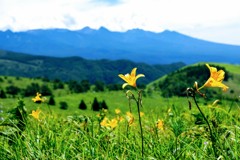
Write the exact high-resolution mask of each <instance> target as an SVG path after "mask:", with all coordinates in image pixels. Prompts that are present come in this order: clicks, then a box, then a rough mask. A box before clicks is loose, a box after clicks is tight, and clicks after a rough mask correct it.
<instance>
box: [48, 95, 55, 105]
mask: <svg viewBox="0 0 240 160" xmlns="http://www.w3.org/2000/svg"><path fill="white" fill-rule="evenodd" d="M48 105H51V106H54V105H55V100H54V97H53V96H50V98H49V101H48Z"/></svg>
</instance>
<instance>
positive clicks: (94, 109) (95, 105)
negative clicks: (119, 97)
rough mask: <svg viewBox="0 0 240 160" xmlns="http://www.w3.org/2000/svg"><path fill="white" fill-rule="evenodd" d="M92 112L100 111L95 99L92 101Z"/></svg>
mask: <svg viewBox="0 0 240 160" xmlns="http://www.w3.org/2000/svg"><path fill="white" fill-rule="evenodd" d="M92 110H93V111H99V110H100V104H99V103H98V100H97V98H96V97H95V98H94V100H93V104H92Z"/></svg>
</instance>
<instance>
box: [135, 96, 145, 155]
mask: <svg viewBox="0 0 240 160" xmlns="http://www.w3.org/2000/svg"><path fill="white" fill-rule="evenodd" d="M141 94H142V92H141V91H139V92H138V99H137V100H136V102H137V108H138V118H139V126H140V131H141V139H142V158H143V155H144V145H143V141H144V139H143V129H142V121H141V114H140V106H141V101H142V99H141V97H142V96H141Z"/></svg>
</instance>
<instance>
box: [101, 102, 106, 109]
mask: <svg viewBox="0 0 240 160" xmlns="http://www.w3.org/2000/svg"><path fill="white" fill-rule="evenodd" d="M101 109H108V106H107V104H106V102H105V100H103V101H102V103H101Z"/></svg>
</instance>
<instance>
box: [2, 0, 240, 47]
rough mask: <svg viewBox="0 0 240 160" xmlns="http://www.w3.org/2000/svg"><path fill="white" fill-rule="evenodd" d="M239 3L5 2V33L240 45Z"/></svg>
mask: <svg viewBox="0 0 240 160" xmlns="http://www.w3.org/2000/svg"><path fill="white" fill-rule="evenodd" d="M238 4H239V1H238V0H1V1H0V29H1V30H6V29H12V30H15V31H20V30H27V29H37V28H68V29H81V28H83V27H85V26H90V27H92V28H95V29H97V28H99V27H100V26H105V27H107V28H108V29H110V30H115V31H126V30H128V29H132V28H141V29H145V30H150V31H155V32H160V31H162V30H164V29H170V30H175V31H179V32H183V33H186V34H190V35H192V36H197V37H201V38H202V37H203V38H204V39H208V40H212V41H218V42H224V43H233V44H240V37H239V38H234V37H233V35H232V34H233V33H232V32H233V31H232V30H233V28H234V31H235V32H236V33H235V34H234V35H240V29H239V30H238V28H240V26H239V25H240V24H239V19H240V10H239V7H238V6H239V5H238ZM232 25H234V26H232ZM235 25H236V27H235ZM230 26H231V27H230ZM210 31H211V32H212V33H214V34H211V32H210ZM221 32H222V33H221ZM223 32H224V33H223ZM221 35H222V36H221ZM231 37H232V38H231Z"/></svg>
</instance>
